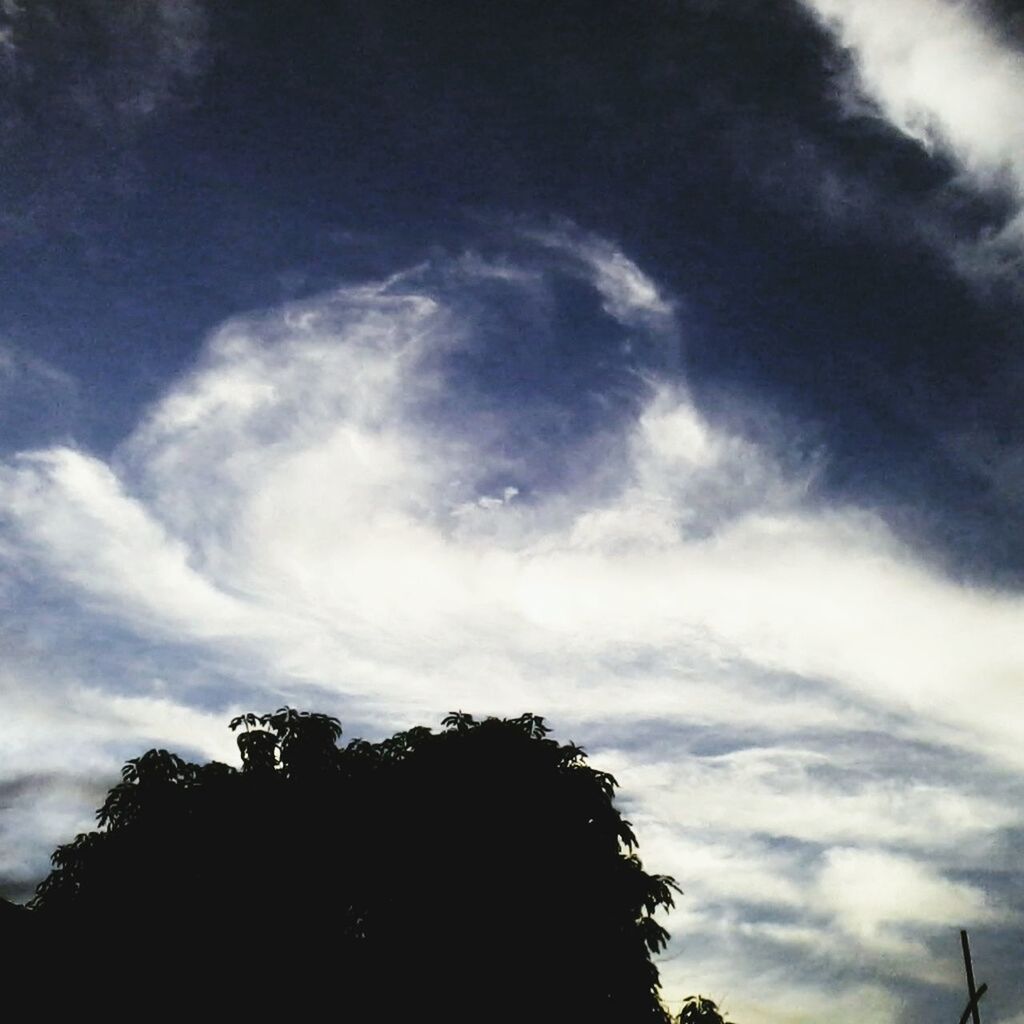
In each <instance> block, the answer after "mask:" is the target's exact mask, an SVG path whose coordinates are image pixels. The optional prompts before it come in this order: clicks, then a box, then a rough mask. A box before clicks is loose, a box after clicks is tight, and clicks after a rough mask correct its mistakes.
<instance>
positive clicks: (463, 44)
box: [0, 0, 1024, 1024]
mask: <svg viewBox="0 0 1024 1024" xmlns="http://www.w3.org/2000/svg"><path fill="white" fill-rule="evenodd" d="M0 131H2V133H3V148H2V153H3V158H2V159H3V162H2V165H0V171H2V173H0V296H2V301H0V638H2V642H0V692H2V694H3V705H2V706H3V715H2V717H0V892H2V893H3V894H5V895H7V896H9V897H11V898H14V899H19V900H23V899H26V898H28V896H30V895H31V892H32V889H33V887H34V885H35V884H36V883H37V882H38V881H39V880H40V878H41V877H42V876H43V875H44V874H45V872H46V869H47V859H48V856H49V853H50V852H51V851H52V849H53V848H54V846H55V845H56V844H58V843H59V842H63V841H66V840H69V839H70V838H71V837H73V835H74V834H75V833H76V832H77V831H80V830H83V829H87V828H89V827H91V825H92V823H93V812H94V810H95V808H96V807H97V806H98V805H99V803H100V802H101V801H102V798H103V795H104V793H105V791H106V789H107V788H108V787H109V786H110V785H111V784H113V783H114V782H115V781H116V779H117V773H118V768H119V767H120V764H121V763H122V762H123V760H124V759H126V758H127V757H131V756H135V755H137V754H139V753H140V752H142V751H143V750H145V749H147V748H149V747H154V746H161V747H167V748H169V749H172V750H176V751H177V752H179V753H181V754H183V755H185V756H189V757H192V758H195V759H210V758H217V759H220V760H226V761H229V762H231V763H237V761H238V758H237V751H236V750H235V748H234V745H233V740H232V737H231V734H230V732H229V730H228V729H227V722H228V720H229V719H230V718H231V717H232V716H233V715H234V714H236V713H239V712H241V711H249V710H253V711H257V712H261V711H266V710H272V709H274V708H277V707H278V706H280V705H282V704H290V705H292V706H295V707H299V708H305V709H309V710H314V711H320V712H324V713H328V714H334V715H337V716H338V717H340V718H341V720H342V722H343V725H344V729H345V738H352V737H355V736H362V737H364V738H367V739H378V738H381V737H383V736H386V735H390V734H391V733H392V732H394V731H395V730H397V729H399V728H406V727H409V726H413V725H433V726H435V727H437V726H438V725H439V723H440V719H441V718H442V717H443V716H444V715H445V714H446V713H447V712H449V711H451V710H454V709H462V710H466V711H470V712H472V713H474V714H477V715H481V716H482V715H487V714H495V715H518V714H521V713H523V712H526V711H530V712H533V713H536V714H541V715H543V716H545V718H546V719H547V721H548V722H549V724H550V725H551V726H552V728H553V729H554V736H556V737H557V738H559V739H560V740H562V741H569V740H574V741H576V742H578V743H581V744H582V745H583V746H584V747H585V748H586V750H587V752H588V754H589V757H590V762H591V764H593V765H594V766H595V767H597V768H600V769H602V770H606V771H611V772H613V773H614V774H615V776H616V778H617V779H618V780H619V783H620V787H621V788H620V793H619V802H620V805H621V806H622V807H623V808H624V809H625V811H626V815H627V817H628V818H629V819H630V820H631V821H632V822H633V824H634V827H635V830H636V832H637V835H638V838H639V841H640V853H641V856H642V857H643V859H644V863H645V866H646V867H647V868H648V869H649V870H652V871H657V872H661V873H668V874H672V875H674V876H675V877H676V879H677V880H678V882H679V884H680V885H681V887H682V889H683V890H684V895H683V896H681V897H679V899H678V902H677V906H676V909H675V910H674V911H673V912H672V913H671V914H669V915H667V916H665V917H664V918H663V923H664V924H665V925H666V927H668V929H669V930H670V932H671V933H672V936H673V938H672V941H671V943H670V945H669V947H668V949H667V950H666V951H665V953H663V954H661V955H660V956H659V957H658V963H659V967H660V970H661V973H662V981H663V995H664V996H665V998H666V1000H667V1002H668V1004H669V1006H670V1007H673V1008H676V1009H678V1007H679V1005H680V1004H681V1002H682V1000H683V999H684V998H685V997H686V996H688V995H690V994H692V993H694V992H702V993H703V994H705V995H708V996H711V997H712V998H714V999H716V1000H717V1001H718V1002H719V1003H720V1004H721V1005H723V1006H724V1008H725V1010H726V1011H727V1013H728V1015H729V1016H730V1019H733V1020H735V1021H737V1022H738V1024H798V1022H800V1024H817V1022H820V1021H828V1022H829V1024H846V1022H851V1024H852V1022H853V1021H857V1022H858V1024H863V1022H864V1021H870V1022H872V1024H924V1022H925V1021H928V1022H932V1021H934V1020H948V1021H955V1020H956V1019H958V1018H959V1015H960V1013H961V1011H962V1009H963V1007H964V1004H965V1001H966V995H965V984H964V982H963V966H962V963H961V961H960V947H959V936H958V931H959V929H960V928H967V929H968V930H969V931H970V934H971V940H972V947H973V950H974V956H975V964H976V973H977V975H978V979H979V982H980V981H986V982H988V984H989V986H990V992H989V994H988V995H987V996H986V997H985V1000H984V1002H983V1004H982V1011H983V1016H984V1019H985V1020H986V1022H987V1024H1024V982H1022V980H1021V973H1020V962H1021V952H1022V945H1024V882H1022V877H1021V875H1020V872H1019V868H1020V861H1021V854H1022V851H1024V742H1022V741H1024V534H1022V532H1021V530H1020V528H1019V524H1020V522H1021V514H1022V511H1024V416H1022V413H1021V404H1020V399H1019V396H1020V394H1021V392H1022V388H1024V326H1022V323H1024V322H1022V318H1021V313H1022V311H1024V284H1022V277H1021V272H1022V270H1024V13H1022V12H1021V11H1020V10H1019V9H1018V8H1017V7H1016V6H1015V3H1014V2H1011V0H773V2H772V3H767V4H766V3H763V2H758V3H754V2H750V0H645V2H642V3H637V2H635V0H633V2H630V3H624V2H623V3H619V2H617V0H605V2H603V3H600V4H594V3H586V4H584V3H580V2H577V0H563V2H561V3H558V4H550V3H540V2H534V0H511V2H509V3H506V4H489V3H479V2H474V3H470V2H466V0H452V2H449V3H445V4H440V5H424V4H422V3H414V2H411V0H372V2H370V0H350V2H346V3H340V2H339V3H329V2H326V0H320V2H309V0H293V2H292V3H290V4H269V3H266V4H242V3H237V2H231V0H67V2H65V0H0Z"/></svg>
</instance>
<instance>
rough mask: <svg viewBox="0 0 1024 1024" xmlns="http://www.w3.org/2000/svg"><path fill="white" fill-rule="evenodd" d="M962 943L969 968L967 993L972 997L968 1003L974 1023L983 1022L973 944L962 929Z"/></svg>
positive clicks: (965, 965)
mask: <svg viewBox="0 0 1024 1024" xmlns="http://www.w3.org/2000/svg"><path fill="white" fill-rule="evenodd" d="M960 945H961V946H963V950H964V968H965V969H966V970H967V995H968V997H969V998H970V1003H969V1004H968V1005H969V1006H970V1008H971V1019H972V1020H973V1021H974V1024H981V1014H980V1013H979V1012H978V992H977V990H976V989H975V987H974V966H973V965H972V964H971V946H970V943H968V941H967V932H966V931H965V930H964V929H962V928H961V929H960Z"/></svg>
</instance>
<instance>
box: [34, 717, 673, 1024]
mask: <svg viewBox="0 0 1024 1024" xmlns="http://www.w3.org/2000/svg"><path fill="white" fill-rule="evenodd" d="M231 728H232V729H234V730H236V731H237V732H238V745H239V748H240V751H241V755H242V769H241V770H240V771H239V770H236V769H234V768H231V767H229V766H227V765H224V764H219V763H216V762H214V763H211V764H206V765H196V764H190V763H188V762H186V761H184V760H182V759H181V758H180V757H177V756H176V755H174V754H171V753H168V752H167V751H166V750H150V751H148V752H147V753H145V754H143V755H142V756H141V757H138V758H134V759H132V760H131V761H129V762H128V763H127V764H126V765H125V767H124V768H123V770H122V781H121V783H120V784H119V785H117V786H115V787H114V788H113V789H112V790H111V791H110V793H109V794H108V796H107V799H106V801H105V803H104V804H103V807H102V808H100V810H99V811H98V819H99V826H100V827H99V830H98V831H96V832H91V833H88V834H83V835H79V836H78V837H77V838H76V839H75V840H74V842H72V843H69V844H67V845H65V846H61V847H60V848H59V849H58V850H57V851H56V852H55V853H54V855H53V870H52V872H51V873H50V875H49V877H48V878H46V879H45V880H44V881H43V882H42V883H41V884H40V886H39V888H38V890H37V894H36V896H35V898H34V899H33V901H32V903H31V907H32V909H33V913H32V914H30V915H27V917H28V918H31V920H32V928H31V931H32V932H33V933H34V937H35V939H36V940H37V942H36V943H35V944H33V943H31V942H30V943H28V945H26V947H25V948H26V949H29V948H31V949H32V953H33V957H34V958H35V959H34V960H33V961H32V962H33V963H35V964H38V963H39V962H40V961H39V958H38V954H39V952H40V949H39V948H38V947H41V948H42V949H43V950H44V951H45V954H46V957H47V958H48V959H49V962H50V966H51V967H52V968H53V969H54V971H55V973H56V974H57V975H62V976H63V977H65V978H68V979H74V983H75V984H80V985H82V986H86V987H87V990H88V991H91V992H92V994H93V996H92V997H94V996H95V995H96V993H98V992H101V993H102V994H103V999H106V1000H113V1001H114V1002H115V1003H116V1002H118V1001H121V1002H122V1003H123V1002H124V1001H126V1000H127V1001H129V1002H130V1004H131V1005H134V1006H135V1007H136V1008H137V1010H138V1011H140V1012H141V1013H142V1014H143V1015H145V1014H146V1013H147V1012H149V1011H150V1010H151V1011H152V1012H154V1013H157V1012H159V1013H160V1014H161V1015H163V1013H164V1012H169V1010H170V1008H171V1007H172V1006H174V1005H177V1006H178V1008H179V1010H180V1009H187V1008H189V1007H191V1012H192V1013H193V1014H194V1013H196V1012H198V1011H199V1010H200V1009H202V1014H203V1016H206V1015H207V1013H208V1012H209V1011H210V1010H212V1009H215V1008H224V1009H231V1010H232V1011H233V1012H236V1011H237V1010H238V1009H239V1008H240V1007H242V1006H245V1007H248V1010H247V1015H248V1014H249V1013H250V1012H251V1013H252V1014H255V1016H256V1017H257V1019H263V1017H264V1016H266V1015H269V1014H271V1013H273V1014H274V1015H277V1014H281V1013H287V1014H289V1015H290V1016H295V1015H298V1016H302V1015H305V1014H307V1013H309V1012H312V1011H313V1010H319V1008H330V1007H335V1008H336V1010H337V1012H339V1013H342V1014H348V1015H349V1019H350V1020H366V1021H390V1020H394V1021H398V1020H409V1019H426V1020H434V1019H438V1020H447V1021H454V1020H459V1021H463V1020H465V1021H468V1020H479V1021H493V1020H496V1019H497V1020H508V1021H513V1020H515V1021H544V1020H550V1021H563V1020H567V1021H568V1020H571V1021H586V1022H605V1021H607V1022H612V1021H614V1022H616V1024H626V1022H632V1021H659V1022H660V1021H666V1020H667V1019H668V1018H667V1015H666V1014H665V1012H664V1010H663V1008H662V1006H661V1004H660V1002H659V1000H658V972H657V969H656V967H655V966H654V964H653V963H652V961H651V955H652V954H653V953H656V952H657V951H659V950H660V949H661V948H662V947H663V946H664V944H665V941H666V939H667V934H666V932H665V931H664V929H663V928H662V927H661V926H660V925H659V924H658V923H657V922H656V921H655V920H654V917H653V915H654V913H655V912H656V911H657V910H658V909H659V908H667V907H670V906H671V905H672V890H673V888H675V883H674V882H673V881H672V879H670V878H668V877H665V876H661V875H652V874H648V873H647V872H646V871H644V869H643V867H642V865H641V862H640V860H639V859H638V857H637V855H636V853H635V852H634V851H635V847H636V838H635V837H634V835H633V832H632V830H631V829H630V826H629V823H628V822H626V821H625V820H623V818H622V817H621V815H620V813H619V812H618V810H617V809H616V808H615V806H614V802H613V796H614V790H615V786H616V782H615V780H614V778H612V776H611V775H608V774H607V773H605V772H601V771H597V770H595V769H593V768H591V767H590V766H588V765H587V763H586V760H585V754H584V751H583V750H581V749H580V748H579V747H576V746H574V745H573V744H560V743H557V742H556V741H554V740H551V739H548V738H547V735H546V734H547V732H548V729H547V727H546V726H545V724H544V722H543V720H542V719H541V718H539V717H536V716H534V715H529V714H527V715H523V716H521V717H519V718H515V719H496V718H488V719H486V720H484V721H476V720H474V718H473V717H472V716H470V715H467V714H463V713H461V712H458V713H453V714H451V715H449V716H448V717H447V718H445V719H444V721H443V730H442V731H441V732H440V733H434V732H432V731H431V730H430V729H426V728H416V729H410V730H409V731H407V732H402V733H399V734H397V735H395V736H393V737H391V738H390V739H386V740H384V741H382V742H380V743H369V742H366V741H363V740H359V739H355V740H352V741H351V742H349V743H348V744H347V745H344V746H339V744H338V741H339V737H340V735H341V727H340V724H339V723H338V721H337V719H334V718H331V717H328V716H326V715H319V714H309V713H306V712H297V711H294V710H292V709H290V708H282V709H281V710H279V711H277V712H274V713H272V714H266V715H259V716H257V715H252V714H249V715H243V716H240V717H239V718H236V719H235V720H234V721H232V722H231ZM19 920H22V918H19ZM54 958H56V959H55V960H54ZM43 988H44V989H45V986H43ZM92 997H90V998H92Z"/></svg>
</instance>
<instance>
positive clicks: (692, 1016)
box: [677, 996, 731, 1024]
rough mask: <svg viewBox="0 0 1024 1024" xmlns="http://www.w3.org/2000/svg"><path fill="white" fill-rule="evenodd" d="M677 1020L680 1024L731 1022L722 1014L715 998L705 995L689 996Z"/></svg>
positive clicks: (727, 1023)
mask: <svg viewBox="0 0 1024 1024" xmlns="http://www.w3.org/2000/svg"><path fill="white" fill-rule="evenodd" d="M677 1020H678V1024H731V1022H730V1021H727V1020H726V1019H725V1018H724V1017H723V1016H722V1014H721V1011H720V1010H719V1009H718V1006H717V1004H716V1003H715V1002H714V1000H711V999H705V998H704V997H703V996H687V997H686V1001H685V1002H684V1004H683V1008H682V1010H680V1011H679V1017H678V1018H677Z"/></svg>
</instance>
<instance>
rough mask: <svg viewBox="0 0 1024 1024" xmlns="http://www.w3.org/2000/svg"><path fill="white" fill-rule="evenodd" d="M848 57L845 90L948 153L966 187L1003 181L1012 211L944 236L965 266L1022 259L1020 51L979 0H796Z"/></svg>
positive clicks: (987, 269)
mask: <svg viewBox="0 0 1024 1024" xmlns="http://www.w3.org/2000/svg"><path fill="white" fill-rule="evenodd" d="M802 2H803V3H804V5H805V6H806V7H807V8H809V9H810V10H811V11H813V12H814V13H815V14H816V15H817V16H818V17H819V18H820V19H821V20H822V22H823V23H824V24H825V25H826V26H827V27H828V28H829V29H830V30H831V31H832V33H833V34H834V35H835V38H836V40H837V41H838V43H839V44H840V45H841V46H842V47H844V48H845V49H847V50H848V52H849V53H850V54H851V55H852V57H853V62H854V67H855V79H854V80H853V81H848V82H846V83H845V87H846V89H847V97H848V99H850V100H851V102H856V97H857V96H858V95H859V96H861V97H866V98H868V99H870V100H871V101H873V102H874V103H875V104H877V108H878V110H879V111H880V112H881V114H882V115H883V116H884V117H885V118H886V119H887V120H888V121H889V122H890V123H891V124H892V125H893V126H894V127H895V128H897V129H898V130H899V131H901V132H903V133H904V134H905V135H907V136H908V137H910V138H913V139H915V140H917V141H918V142H919V143H920V144H921V145H922V146H924V147H925V148H926V149H928V150H929V151H939V152H941V153H943V154H944V155H946V156H948V157H950V158H951V159H953V160H954V161H955V162H956V163H957V165H958V166H959V168H960V170H961V172H962V183H964V184H966V185H967V186H968V187H972V188H980V189H986V190H987V189H997V190H1003V191H1007V192H1008V193H1009V194H1010V196H1011V197H1012V200H1013V202H1014V204H1015V209H1016V211H1017V212H1016V214H1015V215H1014V216H1012V217H1011V218H1010V219H1009V220H1007V221H1006V222H1005V224H1004V225H1003V226H1002V227H1001V228H1000V229H998V230H989V231H987V232H986V233H985V234H984V235H982V236H981V237H979V238H975V239H971V240H970V241H967V240H964V239H959V240H950V239H949V238H944V239H943V242H944V243H945V244H946V245H950V246H951V247H952V249H953V251H954V256H955V258H956V260H957V261H958V263H959V264H960V266H961V268H962V269H964V270H966V271H968V272H970V273H972V274H988V273H992V272H1000V271H1007V270H1010V271H1011V272H1016V270H1017V269H1019V266H1020V260H1021V246H1022V244H1024V213H1022V205H1024V53H1021V52H1020V50H1018V49H1017V48H1016V47H1015V46H1014V45H1013V43H1012V41H1011V40H1010V37H1009V36H1008V34H1007V33H1006V32H1002V31H1000V30H999V29H998V27H997V26H996V24H995V23H994V21H993V20H992V19H991V16H990V14H989V12H988V11H987V10H986V8H985V7H984V6H983V5H982V4H980V3H977V2H954V0H898V2H893V3H887V2H885V0H802Z"/></svg>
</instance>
